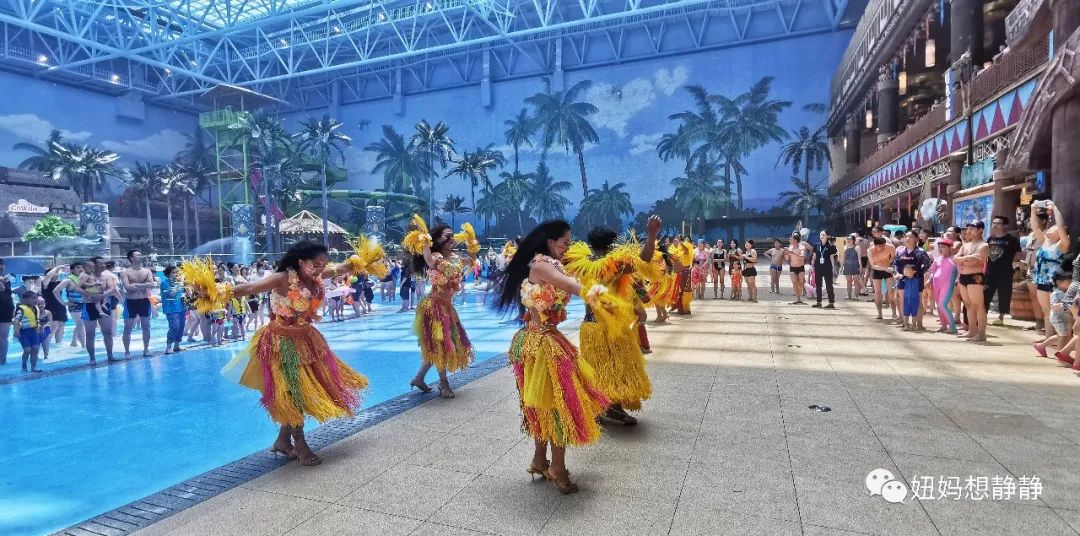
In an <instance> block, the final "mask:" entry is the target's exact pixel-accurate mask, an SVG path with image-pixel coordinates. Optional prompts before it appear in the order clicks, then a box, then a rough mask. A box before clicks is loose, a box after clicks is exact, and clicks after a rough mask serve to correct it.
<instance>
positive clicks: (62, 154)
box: [50, 143, 123, 203]
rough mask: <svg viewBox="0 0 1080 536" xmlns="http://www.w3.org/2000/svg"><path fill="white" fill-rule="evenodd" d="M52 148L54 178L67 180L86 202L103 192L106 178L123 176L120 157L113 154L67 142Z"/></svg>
mask: <svg viewBox="0 0 1080 536" xmlns="http://www.w3.org/2000/svg"><path fill="white" fill-rule="evenodd" d="M51 147H52V150H53V151H54V153H55V157H54V160H53V161H52V166H53V168H52V172H51V173H50V175H51V176H52V178H53V180H55V181H60V180H63V179H67V180H68V182H69V183H70V184H71V186H72V188H74V189H75V191H76V192H78V193H79V195H80V196H81V197H82V199H83V202H84V203H86V202H91V201H93V200H94V193H96V192H97V191H99V190H101V188H102V186H104V185H105V179H106V178H108V177H123V172H122V171H121V170H120V169H119V168H117V167H116V165H115V164H116V161H117V160H119V159H120V156H118V155H117V154H116V153H114V152H112V151H105V150H102V149H95V148H93V147H90V146H88V145H81V146H80V145H70V144H66V143H53V144H52V146H51Z"/></svg>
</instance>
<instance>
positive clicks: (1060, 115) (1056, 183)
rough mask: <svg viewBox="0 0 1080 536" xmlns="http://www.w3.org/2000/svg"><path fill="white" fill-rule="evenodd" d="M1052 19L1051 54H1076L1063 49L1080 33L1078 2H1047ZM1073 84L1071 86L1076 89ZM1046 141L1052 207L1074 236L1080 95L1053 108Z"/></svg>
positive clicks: (1079, 217)
mask: <svg viewBox="0 0 1080 536" xmlns="http://www.w3.org/2000/svg"><path fill="white" fill-rule="evenodd" d="M1050 9H1051V11H1052V12H1053V20H1054V44H1055V49H1054V52H1055V55H1058V54H1065V53H1068V54H1078V53H1080V50H1063V48H1064V47H1065V45H1066V44H1067V41H1068V39H1067V38H1069V37H1070V36H1072V35H1074V33H1076V32H1078V31H1080V2H1078V1H1077V0H1051V2H1050ZM1076 84H1077V82H1076V81H1074V82H1073V85H1074V87H1075V86H1076ZM1050 139H1051V143H1052V149H1051V151H1052V156H1051V160H1050V181H1051V185H1052V192H1053V199H1054V204H1056V205H1058V206H1060V207H1061V208H1062V212H1064V213H1065V216H1066V217H1067V218H1068V219H1067V221H1066V222H1065V223H1066V225H1067V227H1068V229H1069V231H1070V232H1071V233H1072V234H1074V235H1075V233H1076V232H1077V231H1080V187H1078V185H1080V184H1078V180H1080V96H1075V95H1074V96H1073V97H1072V98H1071V99H1069V100H1066V101H1065V102H1062V103H1061V104H1058V105H1057V107H1055V108H1054V112H1053V119H1052V126H1051V134H1050Z"/></svg>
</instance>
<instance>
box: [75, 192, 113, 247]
mask: <svg viewBox="0 0 1080 536" xmlns="http://www.w3.org/2000/svg"><path fill="white" fill-rule="evenodd" d="M79 232H80V233H81V234H82V237H83V238H86V239H87V240H99V244H100V245H99V246H98V247H97V248H96V251H95V252H94V253H95V254H96V255H101V256H103V257H108V256H109V255H110V254H111V253H112V238H111V236H110V235H111V234H112V224H111V223H110V220H109V205H107V204H105V203H83V204H82V205H80V206H79Z"/></svg>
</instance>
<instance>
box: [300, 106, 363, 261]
mask: <svg viewBox="0 0 1080 536" xmlns="http://www.w3.org/2000/svg"><path fill="white" fill-rule="evenodd" d="M343 126H344V125H342V123H341V121H338V120H337V119H334V118H333V117H330V116H329V115H323V116H322V118H320V119H315V118H313V117H309V118H307V119H305V120H304V121H303V122H301V123H300V132H297V133H295V134H293V135H292V137H293V139H296V140H298V141H299V146H298V149H299V150H300V151H302V152H305V153H307V154H308V155H310V156H312V157H314V158H315V160H316V161H317V162H319V179H320V180H321V187H322V188H321V191H322V215H323V229H322V234H323V236H322V241H323V246H326V247H330V229H329V225H330V202H329V199H328V197H327V192H326V165H327V164H328V163H329V162H330V157H331V156H333V155H335V154H336V155H338V156H339V157H340V158H341V164H342V165H344V164H345V151H344V148H345V147H348V146H351V145H352V138H350V137H349V136H348V135H346V134H345V133H344V132H342V131H341V127H343Z"/></svg>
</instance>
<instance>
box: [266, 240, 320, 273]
mask: <svg viewBox="0 0 1080 536" xmlns="http://www.w3.org/2000/svg"><path fill="white" fill-rule="evenodd" d="M328 254H329V252H328V251H327V250H326V246H324V245H322V244H320V243H318V242H312V241H311V240H301V241H299V242H297V243H295V244H293V245H292V246H291V247H290V248H289V250H288V251H286V252H285V256H284V257H282V258H281V259H279V260H278V263H277V268H275V269H274V271H275V272H284V271H287V270H290V269H291V270H296V271H297V272H299V271H300V261H310V260H311V259H315V258H317V257H319V256H320V255H328Z"/></svg>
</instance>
